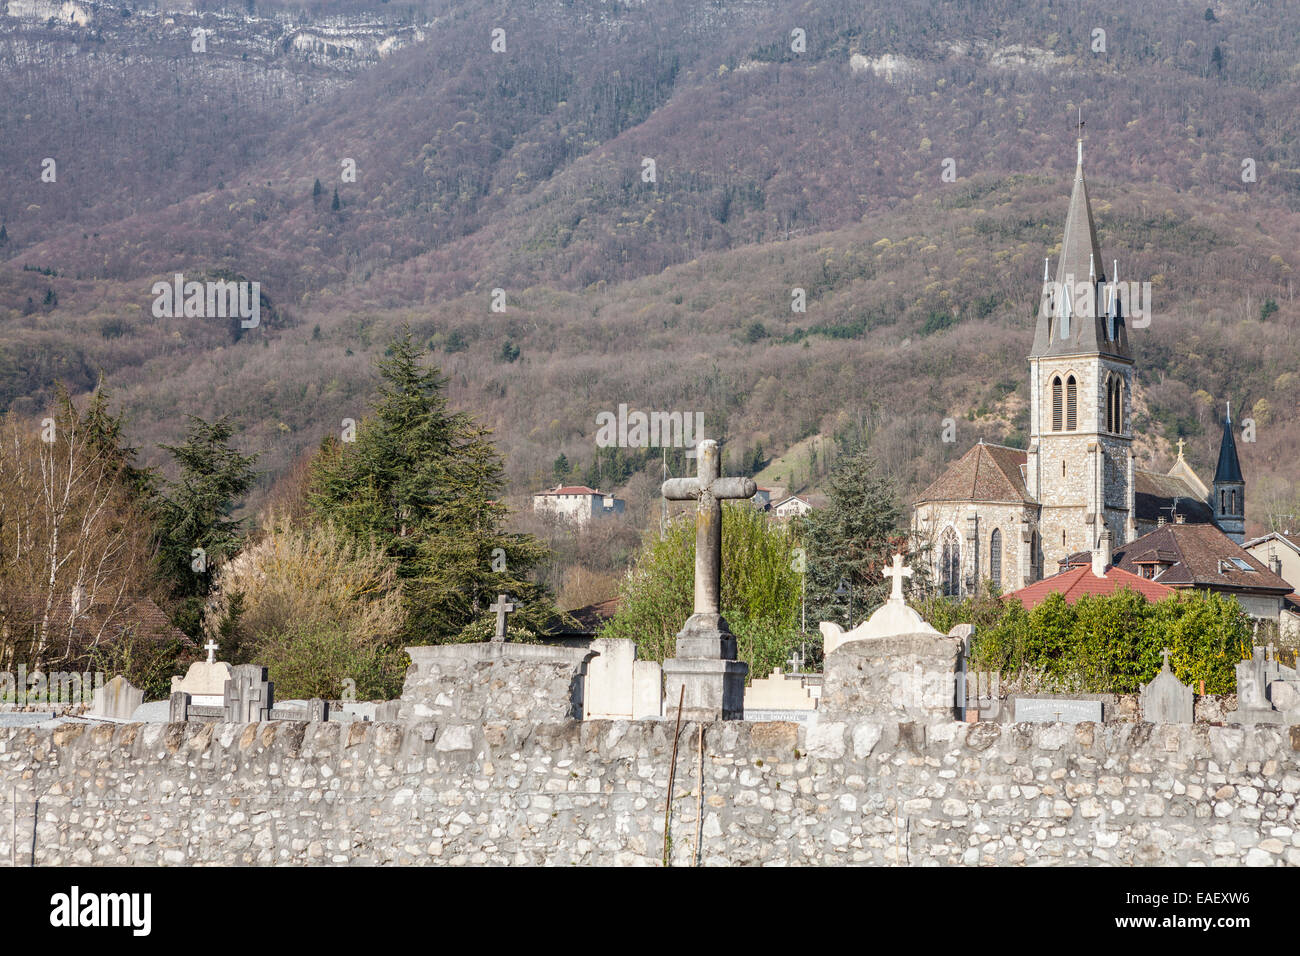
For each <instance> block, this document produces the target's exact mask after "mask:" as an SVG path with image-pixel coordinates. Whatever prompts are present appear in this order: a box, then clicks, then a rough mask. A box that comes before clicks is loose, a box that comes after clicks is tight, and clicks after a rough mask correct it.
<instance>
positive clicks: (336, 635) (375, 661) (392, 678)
mask: <svg viewBox="0 0 1300 956" xmlns="http://www.w3.org/2000/svg"><path fill="white" fill-rule="evenodd" d="M366 638H367V636H366V635H362V634H358V633H356V632H355V631H352V630H350V629H349V628H348V627H347V626H346V625H345V624H342V623H334V622H330V621H325V620H300V621H290V622H288V623H286V624H285V625H284V626H283V627H282V628H280V629H277V630H275V631H272V632H270V633H268V634H265V635H262V637H261V638H260V639H259V641H258V658H257V662H258V663H259V664H262V665H264V666H265V667H266V670H267V677H268V678H270V680H272V681H274V683H275V693H276V697H278V698H281V699H285V700H288V699H294V698H297V699H307V698H312V697H321V698H325V699H327V700H331V699H332V700H337V699H338V698H339V697H341V696H342V695H343V693H344V691H345V689H350V690H353V691H354V692H355V694H356V698H357V699H358V700H392V699H393V698H395V697H397V696H398V695H399V694H400V693H401V690H402V681H403V679H404V676H405V674H406V668H407V665H408V664H409V660H408V658H407V656H406V652H405V651H403V650H402V649H401V648H400V647H393V646H391V645H387V644H376V643H374V642H373V641H370V640H367V639H366ZM354 683H355V686H353V684H354Z"/></svg>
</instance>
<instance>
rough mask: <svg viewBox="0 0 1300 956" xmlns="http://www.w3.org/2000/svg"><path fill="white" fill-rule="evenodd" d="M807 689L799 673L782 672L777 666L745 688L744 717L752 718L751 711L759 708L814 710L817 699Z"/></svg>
mask: <svg viewBox="0 0 1300 956" xmlns="http://www.w3.org/2000/svg"><path fill="white" fill-rule="evenodd" d="M808 690H809V689H808V686H807V684H806V683H805V682H804V680H803V678H802V677H801V676H800V675H798V674H783V673H781V670H780V668H777V669H776V670H774V671H772V673H771V675H770V676H769V677H766V678H760V679H758V680H753V681H750V684H749V687H747V688H745V719H746V720H754V719H755V718H754V717H753V715H752V712H753V711H760V710H762V711H767V710H814V709H816V707H817V701H816V700H814V699H813V697H812V695H811V694H810V693H809V692H808Z"/></svg>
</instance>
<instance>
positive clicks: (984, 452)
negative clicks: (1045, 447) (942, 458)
mask: <svg viewBox="0 0 1300 956" xmlns="http://www.w3.org/2000/svg"><path fill="white" fill-rule="evenodd" d="M1024 464H1025V452H1024V450H1023V449H1020V448H1008V447H1007V446H1006V445H989V444H985V443H983V442H981V443H980V444H978V445H976V446H975V447H974V448H972V449H971V450H970V451H968V452H966V454H964V455H962V456H961V457H960V458H958V459H957V460H956V461H954V462H953V463H952V464H951V465H949V466H948V467H947V468H946V469H945V470H944V472H943V474H942V475H940V476H939V478H938V479H937V480H936V481H935V482H934V484H932V485H930V487H929V488H926V489H925V491H923V492H921V495H920V497H919V498H917V501H918V502H919V501H1017V502H1019V501H1032V500H1033V499H1032V498H1030V497H1029V492H1028V491H1026V490H1025V479H1024V474H1023V472H1022V471H1021V466H1023V465H1024Z"/></svg>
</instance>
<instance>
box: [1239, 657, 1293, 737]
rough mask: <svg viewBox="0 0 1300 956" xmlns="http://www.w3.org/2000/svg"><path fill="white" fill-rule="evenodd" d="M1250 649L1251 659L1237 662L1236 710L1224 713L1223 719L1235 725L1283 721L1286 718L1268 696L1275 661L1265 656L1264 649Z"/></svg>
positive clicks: (1278, 722)
mask: <svg viewBox="0 0 1300 956" xmlns="http://www.w3.org/2000/svg"><path fill="white" fill-rule="evenodd" d="M1251 651H1252V656H1251V658H1250V660H1248V661H1239V662H1238V663H1237V668H1236V670H1237V709H1236V710H1230V711H1228V713H1226V714H1224V719H1225V720H1227V721H1228V722H1229V723H1234V724H1281V723H1284V721H1285V718H1284V717H1283V715H1282V714H1281V713H1279V712H1278V711H1276V710H1274V709H1273V704H1272V702H1271V701H1270V700H1269V698H1268V685H1269V681H1270V679H1272V678H1273V674H1274V667H1275V666H1276V664H1275V662H1272V661H1270V660H1269V659H1268V653H1267V650H1266V648H1263V647H1253V648H1251ZM1270 665H1273V666H1270Z"/></svg>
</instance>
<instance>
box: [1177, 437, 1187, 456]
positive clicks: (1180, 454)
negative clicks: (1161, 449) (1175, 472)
mask: <svg viewBox="0 0 1300 956" xmlns="http://www.w3.org/2000/svg"><path fill="white" fill-rule="evenodd" d="M1185 444H1187V443H1186V442H1185V441H1183V440H1182V439H1181V438H1180V439H1178V457H1179V458H1182V457H1183V445H1185Z"/></svg>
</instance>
